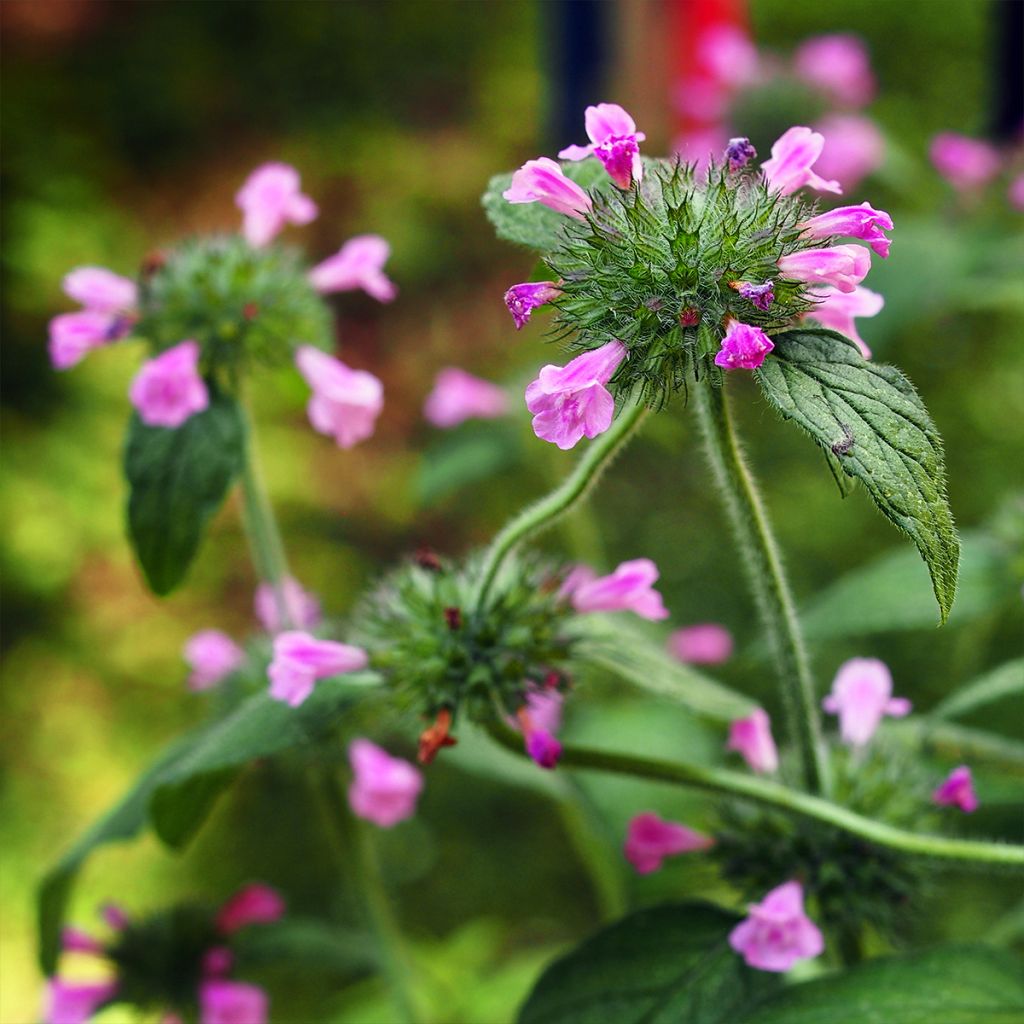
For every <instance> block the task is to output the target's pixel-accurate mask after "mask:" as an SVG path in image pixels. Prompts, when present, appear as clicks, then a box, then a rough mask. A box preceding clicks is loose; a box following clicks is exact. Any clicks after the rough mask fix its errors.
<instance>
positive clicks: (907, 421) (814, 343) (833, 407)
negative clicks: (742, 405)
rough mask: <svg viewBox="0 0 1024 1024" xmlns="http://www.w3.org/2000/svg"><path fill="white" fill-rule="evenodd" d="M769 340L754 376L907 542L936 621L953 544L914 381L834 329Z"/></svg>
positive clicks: (952, 587)
mask: <svg viewBox="0 0 1024 1024" xmlns="http://www.w3.org/2000/svg"><path fill="white" fill-rule="evenodd" d="M772 340H773V341H774V342H775V350H774V352H773V353H772V355H771V356H770V357H769V358H768V359H766V360H765V362H764V365H763V366H762V367H761V368H760V369H759V370H757V371H756V373H755V376H756V378H757V381H758V383H759V384H760V385H761V390H762V391H763V393H764V395H765V397H766V398H767V399H768V401H769V402H770V403H771V404H772V405H773V406H775V408H776V409H778V410H779V412H780V413H782V415H783V416H784V417H785V418H786V419H791V420H794V421H795V422H796V423H797V424H799V425H800V426H801V427H803V429H804V430H806V431H807V432H808V433H809V434H810V435H811V436H812V437H813V438H814V439H815V440H816V441H817V442H818V443H819V444H820V445H821V446H822V447H823V448H825V449H826V450H828V451H830V452H831V453H832V454H833V455H835V456H836V457H837V458H838V460H839V463H840V465H841V467H842V469H843V472H845V473H846V474H848V475H849V476H852V477H855V478H856V479H858V480H859V481H860V482H861V483H862V484H863V485H864V487H865V489H866V490H867V492H868V494H870V495H871V498H872V500H873V501H874V503H875V505H876V506H877V507H878V509H879V511H881V513H882V514H883V515H884V516H885V517H886V518H887V519H889V520H890V522H892V523H893V524H895V525H896V526H897V527H898V528H899V529H901V530H902V531H903V532H904V533H906V534H907V535H908V536H909V537H910V538H911V540H913V542H914V543H915V544H916V545H917V549H918V551H920V552H921V556H922V557H923V558H924V560H925V563H926V564H927V566H928V571H929V573H930V574H931V578H932V589H933V591H934V593H935V599H936V600H937V601H938V604H939V612H940V618H941V621H942V622H945V621H946V619H947V617H948V616H949V611H950V608H951V607H952V604H953V597H954V595H955V593H956V580H957V565H958V562H959V554H960V549H959V543H958V540H957V535H956V529H955V527H954V525H953V516H952V513H951V511H950V508H949V502H948V500H947V498H946V483H945V466H944V463H943V455H942V442H941V440H940V439H939V435H938V432H937V430H936V429H935V425H934V424H933V423H932V421H931V418H930V417H929V415H928V412H927V410H926V409H925V407H924V405H923V404H922V402H921V399H920V398H919V397H918V395H917V392H916V391H915V390H914V387H913V385H912V384H911V383H910V381H908V380H907V378H906V377H904V376H903V374H902V373H900V372H899V370H897V369H895V368H894V367H891V366H881V365H878V364H876V363H872V362H869V361H867V360H865V359H864V358H863V357H862V356H861V355H860V353H859V352H858V351H857V348H856V346H855V345H854V344H853V343H852V342H851V341H849V340H848V339H847V338H844V337H843V336H842V335H841V334H837V333H835V332H834V331H825V330H809V329H807V330H796V331H787V332H786V333H784V334H778V335H775V337H774V338H773V339H772Z"/></svg>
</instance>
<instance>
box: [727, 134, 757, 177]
mask: <svg viewBox="0 0 1024 1024" xmlns="http://www.w3.org/2000/svg"><path fill="white" fill-rule="evenodd" d="M755 156H757V150H756V149H754V147H753V146H752V145H751V142H750V139H746V138H739V139H730V140H729V145H728V146H726V147H725V159H726V160H727V161H728V163H729V170H730V171H732V172H733V174H735V173H736V172H737V171H740V170H742V169H743V168H744V167H746V166H747V164H748V163H750V161H751V160H753V159H754V157H755Z"/></svg>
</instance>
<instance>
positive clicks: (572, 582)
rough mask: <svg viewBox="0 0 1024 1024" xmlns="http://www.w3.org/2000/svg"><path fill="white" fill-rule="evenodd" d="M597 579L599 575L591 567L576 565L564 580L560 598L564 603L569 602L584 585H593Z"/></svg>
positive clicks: (559, 590)
mask: <svg viewBox="0 0 1024 1024" xmlns="http://www.w3.org/2000/svg"><path fill="white" fill-rule="evenodd" d="M596 579H597V573H596V572H594V570H593V569H591V568H590V566H589V565H583V564H582V563H580V564H579V565H574V566H573V567H572V568H571V569H570V570H569V572H568V574H567V575H566V577H565V579H564V580H562V585H561V586H560V587H559V588H558V596H559V597H560V598H561V599H562V600H563V601H568V600H569V599H570V598H571V597H572V595H573V594H574V593H575V592H576V591H577V590H578V589H579V588H580V587H581V586H583V584H584V583H592V582H593V581H594V580H596Z"/></svg>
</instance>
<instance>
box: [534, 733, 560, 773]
mask: <svg viewBox="0 0 1024 1024" xmlns="http://www.w3.org/2000/svg"><path fill="white" fill-rule="evenodd" d="M526 753H527V754H529V755H530V757H531V758H532V759H533V760H534V761H536V762H537V764H538V765H540V767H541V768H554V767H555V765H556V764H558V759H559V758H560V757H561V756H562V744H561V743H559V742H558V740H556V739H555V737H554V736H552V735H551V733H549V732H547V731H546V730H545V729H537V728H533V729H531V730H530V732H529V733H528V735H527V737H526Z"/></svg>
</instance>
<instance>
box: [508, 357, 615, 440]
mask: <svg viewBox="0 0 1024 1024" xmlns="http://www.w3.org/2000/svg"><path fill="white" fill-rule="evenodd" d="M626 354H627V350H626V346H625V345H623V344H622V342H621V341H610V342H608V344H607V345H602V346H601V348H599V349H595V350H594V351H593V352H584V353H583V355H581V356H577V357H576V358H575V359H571V360H569V362H568V363H566V365H565V366H552V365H548V366H545V367H544V368H543V369H542V370H541V371H540V373H539V374H538V375H537V379H536V380H535V381H533V382H532V383H531V384H530V385H529V386H528V387H527V389H526V408H527V409H529V410H530V412H532V413H533V414H534V416H533V432H534V433H535V434H536V435H537V436H538V437H539V438H541V439H542V440H544V441H550V442H551V443H552V444H556V445H558V447H559V448H561V449H562V451H566V450H567V449H569V448H572V447H574V446H575V445H576V444H577V443H578V442H579V441H580V439H581V438H584V437H597V435H598V434H603V433H604V432H605V431H606V430H607V429H608V428H609V427H610V426H611V425H612V417H613V415H614V413H615V400H614V399H613V398H612V395H611V392H610V391H609V390H608V389H607V388H606V387H605V385H606V384H607V383H608V381H610V380H611V379H612V376H613V374H614V373H615V371H616V370H617V369H618V368H619V364H620V363H621V362H622V360H623V359H625V358H626Z"/></svg>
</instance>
